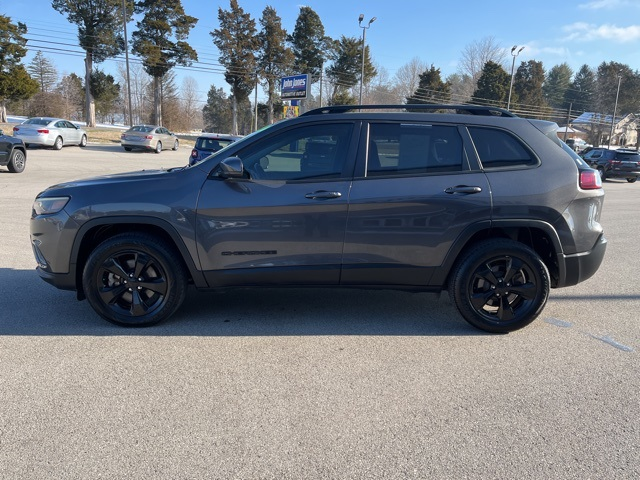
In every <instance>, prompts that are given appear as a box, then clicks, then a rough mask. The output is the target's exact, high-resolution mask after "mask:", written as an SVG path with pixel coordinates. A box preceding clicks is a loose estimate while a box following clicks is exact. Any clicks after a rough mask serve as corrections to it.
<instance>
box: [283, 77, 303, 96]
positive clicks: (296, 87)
mask: <svg viewBox="0 0 640 480" xmlns="http://www.w3.org/2000/svg"><path fill="white" fill-rule="evenodd" d="M308 85H309V75H294V76H292V77H284V78H282V79H280V86H281V90H282V92H281V94H280V97H281V98H282V99H283V100H291V99H298V100H300V99H303V98H307V86H308Z"/></svg>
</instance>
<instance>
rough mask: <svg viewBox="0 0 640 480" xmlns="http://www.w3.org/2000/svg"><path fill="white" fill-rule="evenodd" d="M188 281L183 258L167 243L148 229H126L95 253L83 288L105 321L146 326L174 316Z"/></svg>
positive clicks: (87, 270)
mask: <svg viewBox="0 0 640 480" xmlns="http://www.w3.org/2000/svg"><path fill="white" fill-rule="evenodd" d="M187 280H188V279H187V273H186V271H185V268H184V267H183V263H182V259H181V258H180V257H179V256H178V254H176V253H175V251H174V250H173V249H172V248H171V247H170V246H169V245H168V244H167V243H166V242H164V241H163V240H161V239H159V238H156V237H154V236H151V235H146V234H142V233H122V234H119V235H116V236H114V237H112V238H109V239H107V240H105V241H104V242H102V243H101V244H100V245H98V246H97V247H96V248H95V249H94V250H93V252H91V254H90V255H89V259H88V260H87V263H86V265H85V267H84V271H83V275H82V288H83V290H84V294H85V296H86V298H87V300H88V301H89V304H90V305H91V307H92V308H93V309H94V310H95V311H96V313H97V314H98V315H100V316H101V317H102V318H104V319H105V320H107V321H109V322H111V323H115V324H117V325H122V326H127V327H146V326H150V325H154V324H156V323H158V322H161V321H162V320H165V319H167V318H169V317H170V316H171V315H172V314H173V313H175V311H176V310H177V309H178V308H179V307H180V305H182V303H183V302H184V299H185V296H186V291H187Z"/></svg>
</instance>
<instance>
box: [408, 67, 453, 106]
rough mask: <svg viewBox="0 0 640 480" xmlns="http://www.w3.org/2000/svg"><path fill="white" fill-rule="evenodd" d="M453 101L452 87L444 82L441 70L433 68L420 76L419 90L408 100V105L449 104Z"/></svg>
mask: <svg viewBox="0 0 640 480" xmlns="http://www.w3.org/2000/svg"><path fill="white" fill-rule="evenodd" d="M450 100H451V85H449V83H448V82H443V81H442V78H441V77H440V69H439V68H436V67H434V66H433V64H432V65H431V68H430V69H429V70H427V71H425V72H424V73H421V74H420V82H419V83H418V89H417V90H416V91H415V92H413V95H411V96H410V97H408V98H407V103H408V104H409V103H413V104H415V103H448V102H449V101H450Z"/></svg>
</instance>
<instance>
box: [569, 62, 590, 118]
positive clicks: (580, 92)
mask: <svg viewBox="0 0 640 480" xmlns="http://www.w3.org/2000/svg"><path fill="white" fill-rule="evenodd" d="M595 95H596V76H595V73H594V72H593V70H592V69H591V67H589V65H586V64H585V65H582V67H580V70H578V73H576V74H575V76H574V78H573V82H571V84H570V85H569V89H568V90H567V92H566V94H565V102H566V105H571V106H572V110H573V111H582V112H595V111H596V106H595V101H594V99H595Z"/></svg>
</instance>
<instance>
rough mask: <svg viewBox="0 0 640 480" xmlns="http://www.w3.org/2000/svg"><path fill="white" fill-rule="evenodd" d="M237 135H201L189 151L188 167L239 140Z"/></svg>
mask: <svg viewBox="0 0 640 480" xmlns="http://www.w3.org/2000/svg"><path fill="white" fill-rule="evenodd" d="M241 138H242V137H241V136H237V135H222V134H217V133H203V134H202V135H200V136H199V137H198V138H197V139H196V143H195V145H194V146H193V150H191V156H190V157H189V165H193V164H194V163H196V162H199V161H200V160H203V159H205V158H207V157H208V156H209V155H211V154H212V153H216V152H217V151H219V150H222V149H223V148H224V147H226V146H227V145H231V144H232V143H233V142H235V141H237V140H240V139H241Z"/></svg>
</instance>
